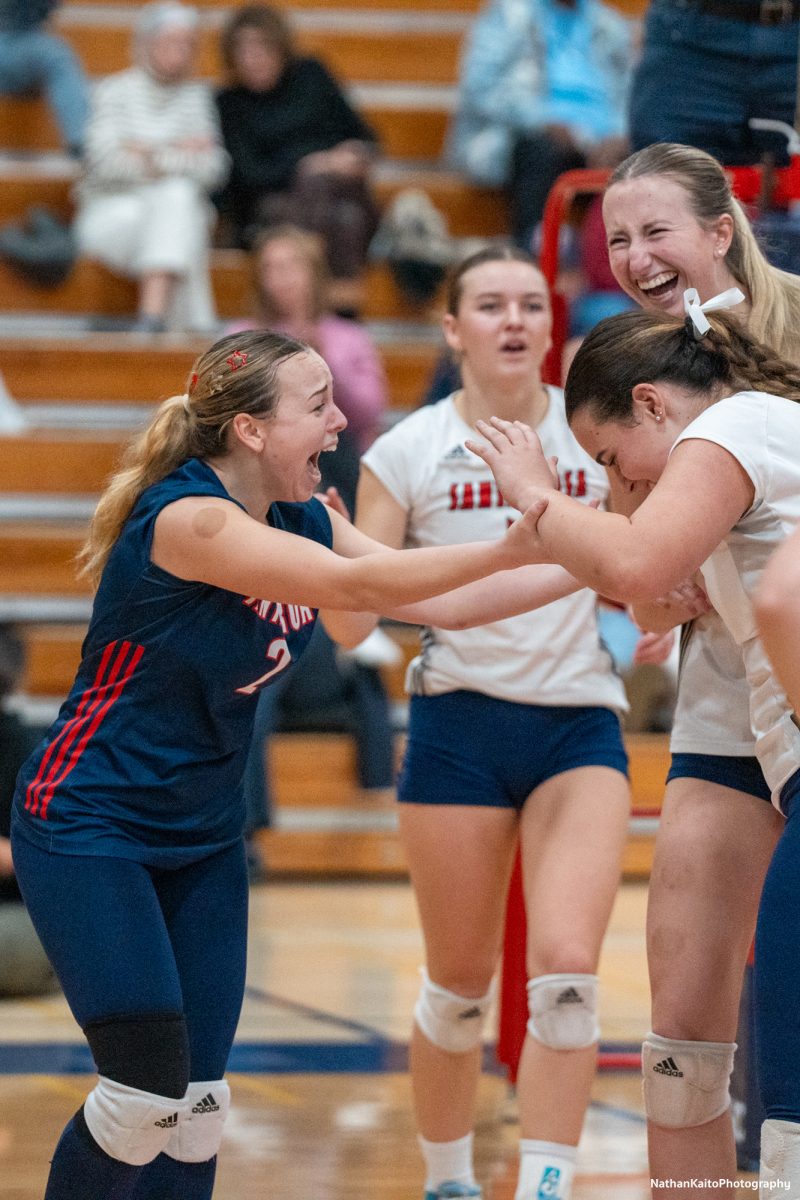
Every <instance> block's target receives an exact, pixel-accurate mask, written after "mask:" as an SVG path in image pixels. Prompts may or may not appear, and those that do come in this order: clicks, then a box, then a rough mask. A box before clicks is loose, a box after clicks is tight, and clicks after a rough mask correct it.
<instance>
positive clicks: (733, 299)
mask: <svg viewBox="0 0 800 1200" xmlns="http://www.w3.org/2000/svg"><path fill="white" fill-rule="evenodd" d="M743 300H744V292H743V291H741V289H740V288H738V287H732V288H728V290H727V291H726V292H720V294H719V295H718V296H712V297H711V299H710V300H706V302H705V304H701V303H700V295H699V293H698V291H697V288H687V289H686V291H685V292H684V293H683V308H684V312H685V313H686V315H687V317H688V318H689V320H690V321H691V322H692V326H693V330H694V336H695V337H696V338H697V339H698V341H699V339H700V338H701V337H704V336H705V334H707V333H708V331H709V329H710V328H711V325H710V324H709V322H708V320H707V318H706V315H705V314H706V313H707V312H716V311H718V310H719V309H722V308H733V306H734V305H735V304H741V303H742V301H743Z"/></svg>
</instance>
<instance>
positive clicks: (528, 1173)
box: [514, 1138, 578, 1200]
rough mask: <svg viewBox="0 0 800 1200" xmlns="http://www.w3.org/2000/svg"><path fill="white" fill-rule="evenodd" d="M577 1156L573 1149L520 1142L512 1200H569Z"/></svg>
mask: <svg viewBox="0 0 800 1200" xmlns="http://www.w3.org/2000/svg"><path fill="white" fill-rule="evenodd" d="M577 1154H578V1151H577V1147H576V1146H563V1145H560V1144H559V1143H558V1142H539V1141H535V1140H534V1139H533V1138H522V1140H521V1141H520V1144H519V1182H518V1183H517V1191H516V1194H515V1196H514V1200H542V1198H543V1197H546V1200H570V1196H571V1195H572V1177H573V1176H574V1174H575V1159H576V1157H577Z"/></svg>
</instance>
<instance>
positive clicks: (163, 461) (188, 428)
mask: <svg viewBox="0 0 800 1200" xmlns="http://www.w3.org/2000/svg"><path fill="white" fill-rule="evenodd" d="M308 350H309V347H308V346H307V345H306V344H305V343H304V342H299V341H297V340H296V339H295V338H289V337H285V336H284V335H283V334H280V333H272V332H271V331H270V330H268V329H257V330H252V331H249V332H246V333H232V334H229V335H228V337H224V338H221V339H220V340H219V341H218V342H215V343H214V345H213V346H212V347H211V348H210V349H209V350H206V352H205V354H201V356H200V357H199V358H198V359H197V361H196V363H195V364H194V366H193V367H192V371H191V374H190V376H189V383H188V387H187V390H186V392H185V393H184V394H183V395H180V396H170V398H169V399H168V400H164V401H163V403H162V404H160V405H159V407H158V409H157V411H156V414H155V416H154V417H153V419H152V421H151V422H150V424H149V425H148V426H147V428H146V429H145V431H144V433H142V434H141V435H140V436H139V437H138V438H136V440H135V441H134V442H132V443H131V445H130V446H129V447H128V449H127V450H126V452H125V454H124V456H123V459H122V466H121V468H120V470H119V471H117V473H116V474H115V475H113V476H112V477H111V480H110V482H109V484H108V486H107V487H106V489H105V491H104V492H103V495H102V496H101V497H100V502H99V503H98V505H97V508H96V510H95V513H94V517H93V518H92V523H91V525H90V528H89V536H88V537H87V539H86V543H85V545H84V546H83V547H82V549H81V550H80V552H79V554H78V564H79V571H80V574H81V575H84V576H87V577H88V578H89V579H91V580H92V582H93V583H95V584H96V583H97V581H98V580H99V578H100V575H101V573H102V571H103V567H104V566H105V565H106V562H107V561H108V556H109V554H110V553H111V548H112V546H113V545H114V542H115V541H116V540H117V538H118V537H119V535H120V533H121V531H122V527H123V525H124V524H125V522H126V521H127V519H128V517H129V516H130V514H131V512H132V511H133V508H134V506H135V504H136V501H137V500H138V499H139V497H140V496H141V494H142V492H144V491H145V490H146V489H147V488H149V487H151V486H152V485H153V484H154V483H158V481H159V480H160V479H165V478H166V476H167V475H170V474H171V473H172V472H173V471H174V470H176V469H177V468H178V467H179V466H180V465H181V463H184V462H186V460H187V459H189V458H204V459H205V458H217V457H221V456H223V455H225V454H227V453H228V451H229V445H228V431H229V428H230V424H231V421H232V420H233V418H234V417H235V416H236V414H237V413H240V412H247V413H252V414H253V415H258V416H269V415H270V414H271V413H272V412H273V411H274V410H275V408H276V406H277V404H278V399H279V394H278V374H277V372H278V367H279V366H280V364H281V363H282V362H283V361H284V360H285V359H287V358H291V357H292V355H294V354H303V353H305V352H306V351H308Z"/></svg>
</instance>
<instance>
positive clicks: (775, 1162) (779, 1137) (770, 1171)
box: [759, 1117, 800, 1196]
mask: <svg viewBox="0 0 800 1200" xmlns="http://www.w3.org/2000/svg"><path fill="white" fill-rule="evenodd" d="M759 1180H760V1181H761V1183H770V1184H773V1185H775V1184H776V1183H777V1182H778V1181H780V1182H781V1183H783V1184H784V1185H787V1184H788V1185H789V1188H790V1189H791V1190H787V1194H788V1195H793V1194H794V1188H795V1187H796V1186H797V1185H798V1184H799V1183H800V1125H798V1124H797V1123H796V1122H794V1121H779V1120H776V1119H775V1118H773V1117H769V1118H767V1120H766V1121H765V1122H764V1123H763V1125H762V1126H761V1171H760V1174H759ZM774 1194H775V1195H776V1196H779V1195H780V1194H781V1193H780V1191H777V1190H776V1191H775V1193H774Z"/></svg>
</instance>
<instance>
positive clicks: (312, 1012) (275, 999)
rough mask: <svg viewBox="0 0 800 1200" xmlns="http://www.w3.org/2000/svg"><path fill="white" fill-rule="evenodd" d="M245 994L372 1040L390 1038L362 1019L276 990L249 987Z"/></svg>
mask: <svg viewBox="0 0 800 1200" xmlns="http://www.w3.org/2000/svg"><path fill="white" fill-rule="evenodd" d="M245 996H247V998H248V999H250V1000H258V1001H260V1002H261V1003H262V1004H272V1005H273V1006H274V1007H275V1008H283V1009H286V1010H287V1011H288V1012H293V1013H297V1015H298V1016H301V1017H307V1018H308V1019H309V1020H311V1021H316V1022H318V1023H319V1024H323V1025H334V1026H335V1027H336V1028H337V1029H346V1030H348V1032H350V1033H360V1034H361V1035H362V1037H365V1038H367V1039H368V1040H369V1041H372V1042H380V1043H383V1042H386V1041H387V1040H388V1039H387V1037H386V1034H385V1033H381V1031H380V1030H379V1029H375V1028H374V1027H373V1026H372V1025H364V1024H363V1022H361V1021H353V1020H351V1019H350V1018H349V1017H339V1016H337V1015H336V1014H335V1013H329V1012H326V1011H325V1010H324V1009H323V1008H314V1007H313V1006H312V1005H310V1004H301V1003H300V1002H299V1001H298V1000H289V999H288V998H287V997H285V996H278V995H276V994H275V992H267V991H264V989H263V988H256V987H250V986H249V985H248V987H246V988H245Z"/></svg>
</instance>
